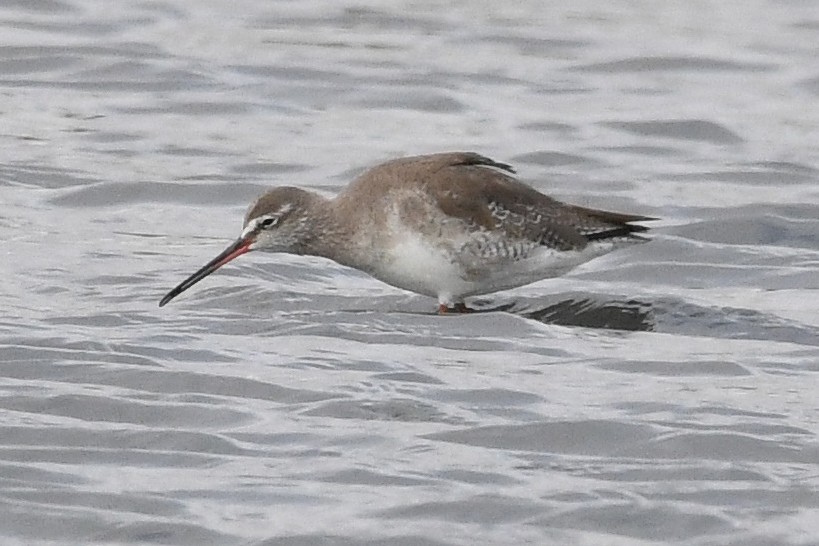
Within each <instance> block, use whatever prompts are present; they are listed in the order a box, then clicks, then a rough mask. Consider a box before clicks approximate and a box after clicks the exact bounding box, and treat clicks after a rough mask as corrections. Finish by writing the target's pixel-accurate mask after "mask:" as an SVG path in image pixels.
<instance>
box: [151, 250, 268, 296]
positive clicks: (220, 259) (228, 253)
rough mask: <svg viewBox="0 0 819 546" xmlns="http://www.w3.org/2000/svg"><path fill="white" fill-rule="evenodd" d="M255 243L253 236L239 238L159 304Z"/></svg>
mask: <svg viewBox="0 0 819 546" xmlns="http://www.w3.org/2000/svg"><path fill="white" fill-rule="evenodd" d="M252 243H253V238H252V237H245V238H239V239H237V240H236V241H235V242H234V243H233V244H232V245H230V246H229V247H227V248H226V249H225V250H224V251H223V252H222V253H221V254H219V255H218V256H216V257H215V258H214V259H212V260H211V261H209V262H208V263H207V264H205V266H204V267H202V269H200V270H199V271H197V272H196V273H194V274H193V275H191V276H190V277H188V278H187V279H185V280H184V281H182V282H181V283H179V286H177V287H176V288H174V289H173V290H171V291H170V292H168V293H167V294H165V297H164V298H162V300H161V301H160V302H159V306H160V307H162V306H163V305H165V304H166V303H168V302H169V301H171V300H172V299H174V298H175V297H176V296H178V295H179V294H181V293H182V292H184V291H185V290H187V289H188V288H190V287H191V286H193V285H194V284H196V283H198V282H199V281H201V280H202V279H204V278H205V277H207V276H208V275H210V274H211V273H213V272H214V271H216V270H217V269H219V268H220V267H222V266H223V265H225V264H226V263H228V262H229V261H231V260H233V259H234V258H238V257H239V256H241V255H242V254H245V253H247V252H250V245H251V244H252Z"/></svg>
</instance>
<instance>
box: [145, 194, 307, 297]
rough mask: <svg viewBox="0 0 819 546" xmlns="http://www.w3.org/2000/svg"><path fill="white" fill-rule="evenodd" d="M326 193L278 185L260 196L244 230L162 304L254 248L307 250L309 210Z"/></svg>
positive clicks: (252, 206)
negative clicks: (319, 193)
mask: <svg viewBox="0 0 819 546" xmlns="http://www.w3.org/2000/svg"><path fill="white" fill-rule="evenodd" d="M321 199H323V198H322V197H320V196H318V195H316V194H313V193H310V192H307V191H305V190H301V189H299V188H291V187H281V188H274V189H272V190H270V191H268V192H266V193H265V194H264V195H262V196H261V197H259V198H258V199H257V200H256V201H255V202H254V203H253V204H252V205H251V206H250V208H249V209H248V211H247V214H246V215H245V222H244V227H243V228H242V234H241V235H240V236H239V238H238V239H236V240H235V241H234V242H233V243H232V244H231V245H230V246H228V247H227V248H226V249H225V250H223V251H222V252H221V253H220V254H219V255H218V256H216V257H215V258H214V259H212V260H211V261H209V262H208V263H207V264H205V265H204V266H203V267H202V268H201V269H199V270H198V271H197V272H196V273H194V274H193V275H191V276H190V277H188V278H187V279H185V280H184V281H182V282H181V283H180V284H179V285H178V286H177V287H176V288H174V289H173V290H171V291H170V292H168V293H167V294H166V295H165V297H164V298H162V300H161V301H160V302H159V306H160V307H162V306H163V305H165V304H166V303H168V302H169V301H171V300H172V299H173V298H175V297H176V296H178V295H179V294H181V293H182V292H184V291H185V290H187V289H188V288H190V287H191V286H193V285H194V284H196V283H198V282H199V281H201V280H202V279H204V278H205V277H207V276H208V275H210V274H211V273H213V272H214V271H216V270H217V269H219V268H220V267H222V266H223V265H225V264H226V263H228V262H230V261H232V260H234V259H235V258H238V257H239V256H241V255H242V254H246V253H248V252H250V251H251V250H264V251H267V252H290V253H293V254H302V253H304V247H305V244H307V242H308V240H309V238H310V236H311V235H310V234H311V225H310V216H309V214H308V210H309V209H310V208H311V206H313V205H314V202H315V201H317V200H321Z"/></svg>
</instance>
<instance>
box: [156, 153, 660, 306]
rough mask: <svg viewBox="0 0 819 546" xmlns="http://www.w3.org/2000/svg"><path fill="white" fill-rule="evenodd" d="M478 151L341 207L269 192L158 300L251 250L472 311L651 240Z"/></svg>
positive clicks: (370, 186) (362, 183)
mask: <svg viewBox="0 0 819 546" xmlns="http://www.w3.org/2000/svg"><path fill="white" fill-rule="evenodd" d="M514 172H515V171H514V169H512V167H510V166H509V165H506V164H504V163H498V162H497V161H493V160H491V159H489V158H487V157H484V156H481V155H478V154H475V153H465V152H464V153H461V152H456V153H443V154H433V155H422V156H416V157H406V158H402V159H396V160H393V161H388V162H386V163H382V164H381V165H377V166H376V167H373V168H372V169H370V170H368V171H366V172H365V173H364V174H362V175H361V176H359V177H358V178H357V179H355V180H354V181H353V182H352V183H351V184H350V185H349V186H348V187H347V188H346V189H344V190H343V191H342V192H341V193H339V194H338V195H337V196H336V197H335V198H333V199H328V198H326V197H323V196H321V195H319V194H317V193H313V192H310V191H306V190H303V189H299V188H293V187H278V188H273V189H271V190H270V191H268V192H267V193H265V194H264V195H262V196H261V197H259V198H258V199H257V200H256V201H255V202H254V203H253V204H252V205H251V206H250V209H249V210H248V212H247V215H246V216H245V221H244V228H243V230H242V234H241V235H240V236H239V238H238V239H237V240H236V241H235V242H234V243H233V244H231V245H230V246H229V247H228V248H226V249H225V250H224V251H223V252H222V253H221V254H219V255H218V256H216V258H214V259H213V260H211V261H210V262H208V263H207V264H206V265H205V266H204V267H202V268H201V269H200V270H199V271H197V272H196V273H194V274H193V275H191V276H190V277H188V278H187V279H185V280H184V281H182V283H181V284H179V286H177V287H176V288H174V289H173V290H171V291H170V292H168V294H167V295H166V296H165V297H164V298H162V301H160V302H159V305H160V307H161V306H163V305H165V304H166V303H168V302H169V301H171V300H172V299H173V298H175V297H176V296H178V295H179V294H181V293H182V292H184V291H185V290H187V289H188V288H190V287H191V286H193V285H194V284H196V283H197V282H199V281H201V280H202V279H204V278H205V277H206V276H208V275H210V274H211V273H213V272H214V271H216V270H217V269H219V268H220V267H222V266H223V265H225V264H226V263H228V262H229V261H231V260H233V259H234V258H237V257H238V256H241V255H242V254H245V253H246V252H250V251H251V250H265V251H268V252H287V253H290V254H302V255H313V256H323V257H325V258H330V259H331V260H334V261H336V262H338V263H340V264H342V265H345V266H349V267H354V268H356V269H359V270H361V271H364V272H366V273H368V274H369V275H371V276H373V277H375V278H376V279H379V280H381V281H383V282H385V283H387V284H391V285H393V286H397V287H398V288H403V289H404V290H409V291H412V292H417V293H419V294H424V295H427V296H431V297H433V298H437V299H438V311H439V312H440V313H446V312H449V311H456V312H464V311H468V310H469V309H468V308H467V307H466V305H465V303H464V298H466V297H468V296H477V295H481V294H489V293H492V292H497V291H499V290H505V289H508V288H514V287H517V286H522V285H524V284H529V283H532V282H534V281H537V280H541V279H546V278H550V277H556V276H558V275H562V274H563V273H565V272H567V271H569V270H570V269H572V268H574V267H575V266H577V265H579V264H582V263H584V262H586V261H589V260H591V259H593V258H596V257H598V256H601V255H603V254H606V253H608V252H610V251H612V250H615V249H617V248H620V247H623V246H626V245H629V244H634V243H639V242H643V241H645V240H646V239H645V238H644V237H641V236H639V235H637V233H638V232H644V231H647V228H646V227H644V226H641V225H635V224H633V222H639V221H647V220H653V219H654V218H650V217H647V216H638V215H632V214H621V213H617V212H607V211H603V210H595V209H588V208H583V207H578V206H574V205H569V204H565V203H562V202H560V201H557V200H555V199H553V198H551V197H548V196H546V195H544V194H542V193H540V192H538V191H537V190H535V189H534V188H532V187H530V186H527V185H526V184H524V183H522V182H520V181H518V180H517V179H516V178H514V176H513V174H514Z"/></svg>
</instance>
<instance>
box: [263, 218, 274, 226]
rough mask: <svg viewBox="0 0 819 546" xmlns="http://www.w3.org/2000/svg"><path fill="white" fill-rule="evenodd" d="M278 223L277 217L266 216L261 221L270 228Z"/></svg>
mask: <svg viewBox="0 0 819 546" xmlns="http://www.w3.org/2000/svg"><path fill="white" fill-rule="evenodd" d="M275 223H276V218H265V219H264V220H262V222H261V226H262V227H263V228H269V227H271V226H272V225H274V224H275Z"/></svg>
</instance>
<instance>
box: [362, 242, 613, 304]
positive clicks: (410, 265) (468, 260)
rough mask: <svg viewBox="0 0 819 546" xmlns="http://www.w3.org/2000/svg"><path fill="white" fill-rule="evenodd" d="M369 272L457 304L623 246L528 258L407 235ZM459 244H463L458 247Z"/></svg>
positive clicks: (543, 251)
mask: <svg viewBox="0 0 819 546" xmlns="http://www.w3.org/2000/svg"><path fill="white" fill-rule="evenodd" d="M393 243H394V244H393V245H390V247H389V249H388V250H386V251H385V252H384V253H383V254H382V255H381V256H380V258H381V259H380V260H378V263H373V264H370V267H368V268H367V270H368V272H369V273H370V274H371V275H372V276H373V277H375V278H377V279H379V280H381V281H383V282H386V283H387V284H391V285H393V286H397V287H399V288H403V289H405V290H410V291H412V292H417V293H419V294H424V295H427V296H431V297H433V298H437V299H438V302H439V303H443V304H447V305H452V304H455V303H459V302H462V301H463V299H464V298H465V297H467V296H477V295H481V294H489V293H492V292H497V291H499V290H506V289H509V288H515V287H518V286H523V285H525V284H529V283H532V282H535V281H539V280H542V279H548V278H551V277H556V276H559V275H562V274H564V273H566V272H567V271H569V270H571V269H573V268H575V267H577V266H578V265H580V264H582V263H584V262H587V261H589V260H591V259H593V258H596V257H598V256H601V255H603V254H606V253H608V252H610V251H611V250H614V249H615V248H617V247H619V246H622V242H621V243H620V244H618V243H617V242H612V241H604V242H599V243H597V242H595V243H591V244H589V245H588V246H586V247H585V248H584V249H582V250H577V251H575V250H572V251H560V250H555V249H551V248H549V247H547V246H537V247H535V248H533V249H532V250H530V251H529V252H528V254H527V256H526V257H520V258H511V257H504V256H489V257H486V256H474V255H470V254H468V253H466V252H462V253H459V252H458V251H453V250H452V248H451V247H452V246H453V245H451V244H449V245H447V246H441V245H436V244H433V243H431V242H430V241H429V240H428V239H427V238H425V237H423V236H419V235H414V234H407V233H406V232H405V235H404V236H403V237H401V238H400V239H399V240H395V241H393ZM455 248H457V246H455Z"/></svg>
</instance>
